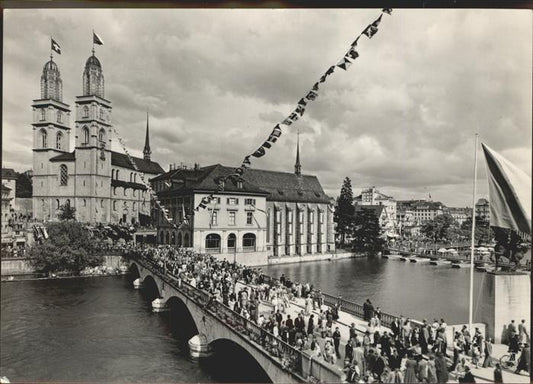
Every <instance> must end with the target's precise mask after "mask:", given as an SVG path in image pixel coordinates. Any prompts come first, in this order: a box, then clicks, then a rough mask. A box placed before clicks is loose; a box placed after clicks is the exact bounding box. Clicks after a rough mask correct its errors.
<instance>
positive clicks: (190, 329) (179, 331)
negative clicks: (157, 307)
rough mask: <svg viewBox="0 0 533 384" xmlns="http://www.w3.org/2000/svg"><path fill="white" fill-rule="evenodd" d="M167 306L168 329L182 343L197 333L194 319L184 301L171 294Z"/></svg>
mask: <svg viewBox="0 0 533 384" xmlns="http://www.w3.org/2000/svg"><path fill="white" fill-rule="evenodd" d="M166 305H167V307H168V309H169V310H168V312H167V313H168V320H169V326H170V331H171V332H172V334H173V335H174V336H175V337H176V338H177V339H178V340H179V341H180V342H182V343H186V342H188V341H189V339H190V338H191V337H193V336H195V335H197V334H198V333H199V331H198V327H197V325H196V321H195V320H194V317H193V316H192V314H191V311H190V310H189V308H188V307H187V304H185V302H184V301H183V300H182V299H181V298H179V297H177V296H171V297H169V299H168V300H167V302H166Z"/></svg>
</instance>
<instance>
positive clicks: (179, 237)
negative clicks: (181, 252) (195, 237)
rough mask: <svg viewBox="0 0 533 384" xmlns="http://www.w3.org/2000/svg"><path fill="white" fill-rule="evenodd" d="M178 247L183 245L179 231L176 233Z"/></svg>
mask: <svg viewBox="0 0 533 384" xmlns="http://www.w3.org/2000/svg"><path fill="white" fill-rule="evenodd" d="M177 245H178V247H181V246H182V245H183V243H182V241H181V232H179V233H178V244H177Z"/></svg>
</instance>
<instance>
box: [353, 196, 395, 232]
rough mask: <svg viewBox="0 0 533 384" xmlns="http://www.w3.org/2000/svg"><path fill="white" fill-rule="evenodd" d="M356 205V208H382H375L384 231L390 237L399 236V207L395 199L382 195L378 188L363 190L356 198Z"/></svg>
mask: <svg viewBox="0 0 533 384" xmlns="http://www.w3.org/2000/svg"><path fill="white" fill-rule="evenodd" d="M354 204H355V206H356V207H357V206H370V207H374V206H375V207H382V209H378V208H375V212H376V214H377V216H378V218H379V222H380V225H381V228H382V230H383V231H384V233H385V234H386V235H388V236H389V237H394V236H395V235H396V234H397V233H396V232H397V226H398V225H397V223H398V222H397V212H396V211H397V206H396V200H394V198H393V197H391V196H387V195H385V194H384V193H381V192H380V191H378V190H377V189H376V187H370V188H366V189H363V190H362V191H361V194H360V195H359V196H356V197H355V198H354Z"/></svg>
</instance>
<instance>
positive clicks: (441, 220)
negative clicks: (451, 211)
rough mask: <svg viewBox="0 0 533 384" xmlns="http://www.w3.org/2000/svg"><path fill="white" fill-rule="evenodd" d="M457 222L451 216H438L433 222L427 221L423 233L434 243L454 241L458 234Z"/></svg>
mask: <svg viewBox="0 0 533 384" xmlns="http://www.w3.org/2000/svg"><path fill="white" fill-rule="evenodd" d="M454 229H455V220H454V218H453V217H452V216H451V215H447V214H445V215H438V216H435V218H434V219H433V220H428V221H426V222H425V223H424V224H423V225H422V228H421V229H420V230H421V232H422V233H423V234H424V235H425V236H426V237H428V238H430V239H432V240H433V242H435V243H437V242H438V241H449V240H453V234H454V233H456V231H455V230H454Z"/></svg>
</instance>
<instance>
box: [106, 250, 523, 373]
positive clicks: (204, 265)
mask: <svg viewBox="0 0 533 384" xmlns="http://www.w3.org/2000/svg"><path fill="white" fill-rule="evenodd" d="M115 251H118V252H122V253H123V254H124V255H129V256H137V257H144V258H147V259H149V260H151V261H152V262H153V263H154V264H155V265H156V266H157V267H158V268H159V269H160V271H163V272H165V273H167V274H169V275H171V276H173V277H175V278H176V279H177V281H178V282H180V283H181V282H185V283H187V284H189V285H190V286H192V287H195V288H197V289H200V290H202V291H204V292H206V293H208V294H209V295H210V297H211V301H210V303H211V302H212V301H217V302H219V303H222V304H223V305H225V306H226V307H227V308H229V309H231V310H233V311H234V312H236V313H237V314H239V315H240V316H242V317H243V318H245V319H246V320H248V321H250V322H253V323H254V324H255V325H256V326H258V327H259V328H261V329H263V330H264V333H265V335H266V334H270V335H272V336H273V337H270V338H265V337H263V342H265V340H268V343H269V345H264V346H265V348H267V349H269V350H270V349H275V347H276V345H278V346H279V344H280V343H279V341H282V342H283V343H286V344H288V345H290V346H291V347H292V348H294V349H295V350H299V351H305V352H306V353H307V354H309V355H310V356H312V358H313V359H315V360H322V361H324V362H326V363H329V364H332V365H334V366H337V367H338V366H342V367H343V369H344V372H345V374H346V380H347V381H348V382H351V383H356V382H382V383H405V382H408V383H445V382H447V381H448V378H449V372H452V373H453V376H454V377H455V378H456V379H457V380H458V381H459V382H475V379H474V377H473V375H472V369H475V368H477V367H480V366H483V367H489V366H491V365H492V358H491V355H492V340H491V339H490V338H484V337H483V335H482V332H481V330H480V329H478V328H476V330H475V332H474V333H473V334H472V335H471V334H470V332H469V330H468V327H466V326H464V327H463V328H462V329H461V330H458V331H456V332H455V334H454V336H453V339H452V340H449V339H448V336H447V332H446V331H447V328H448V325H447V324H446V322H445V320H444V319H440V321H438V320H437V319H434V320H433V322H431V323H430V322H428V321H426V320H424V321H423V322H422V323H419V322H415V321H412V320H411V319H409V318H404V317H403V316H401V317H399V318H394V320H393V321H392V322H389V323H387V324H383V319H382V312H381V310H380V309H379V307H374V305H373V304H372V303H371V301H370V300H367V301H366V302H365V304H364V305H363V319H364V321H365V324H366V326H365V327H364V328H363V329H361V325H360V324H358V326H356V325H355V324H354V323H352V324H351V326H350V327H349V335H347V336H348V337H347V341H346V343H342V344H344V345H343V346H341V338H342V337H341V330H340V328H339V327H340V326H341V323H339V322H338V320H339V312H340V311H341V309H342V308H341V306H342V303H341V301H340V300H339V301H338V302H336V303H335V304H333V305H324V301H325V300H324V294H323V293H322V292H321V291H320V290H319V289H316V288H315V287H313V285H312V284H309V283H305V284H302V283H299V282H293V281H291V280H290V279H288V278H287V277H285V276H284V275H282V276H281V277H280V278H279V279H272V278H270V277H269V276H266V275H264V274H262V273H261V270H260V269H257V268H250V267H246V266H242V265H238V264H236V263H232V262H228V261H226V260H218V259H216V258H215V257H213V256H211V255H203V254H198V253H196V252H193V251H190V250H184V249H179V248H174V247H172V246H159V247H153V246H147V245H133V244H129V243H124V244H119V245H118V246H115ZM295 302H297V303H298V305H299V306H298V310H295V309H294V308H295V306H292V308H291V304H293V303H295ZM329 304H331V303H329ZM208 309H209V305H208ZM513 324H514V323H513ZM510 329H512V326H510ZM525 335H526V336H525ZM525 337H527V338H529V335H528V334H527V329H526V328H525V325H524V324H523V323H521V327H520V331H516V332H515V333H513V334H512V337H511V338H510V340H514V339H517V340H518V341H523V340H522V339H524V338H525ZM344 339H346V337H345V338H344ZM513 343H514V341H511V343H510V347H511V348H514V344H513ZM450 344H451V347H452V348H451V349H452V350H453V355H450V356H448V347H449V346H450ZM516 352H518V350H517V351H516ZM465 356H471V364H470V365H469V364H467V363H466V360H465V358H464V357H465ZM447 357H449V358H450V359H451V360H452V364H451V367H448V364H447ZM522 369H523V367H522ZM527 369H529V368H527ZM498 370H499V372H500V376H501V368H500V367H499V366H497V367H496V370H495V375H497V372H498Z"/></svg>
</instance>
